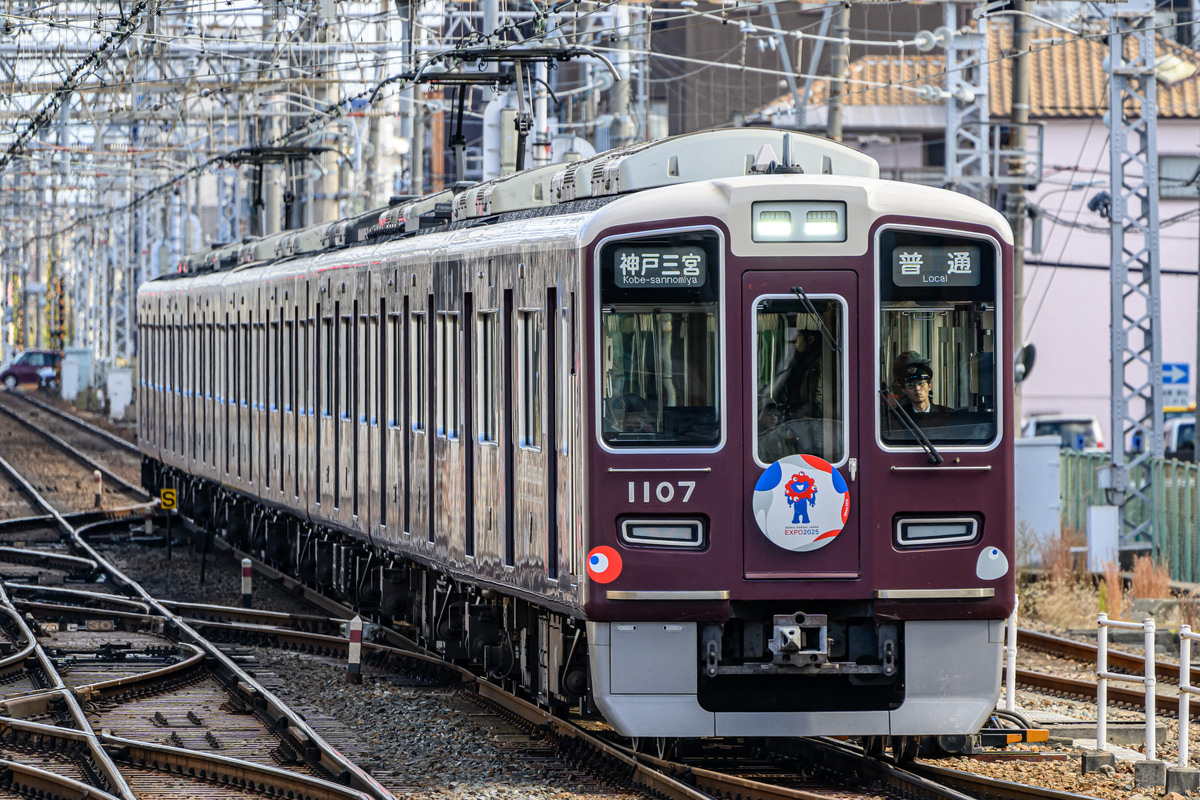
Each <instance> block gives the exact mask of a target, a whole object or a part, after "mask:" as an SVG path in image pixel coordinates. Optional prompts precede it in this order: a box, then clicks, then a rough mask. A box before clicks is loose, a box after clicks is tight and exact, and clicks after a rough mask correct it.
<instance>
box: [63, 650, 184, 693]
mask: <svg viewBox="0 0 1200 800" xmlns="http://www.w3.org/2000/svg"><path fill="white" fill-rule="evenodd" d="M180 647H186V648H189V649H191V650H192V651H193V652H192V654H191V655H190V656H188V657H187V658H185V659H184V660H182V661H179V662H176V663H174V664H167V665H165V666H162V667H159V668H158V669H153V670H149V671H148V672H142V673H139V674H137V675H125V676H123V677H120V678H112V679H111V680H107V681H97V682H96V683H91V684H87V685H85V686H76V687H75V689H74V692H75V695H76V696H77V697H79V698H80V699H81V700H84V701H85V702H89V703H90V702H92V701H94V700H102V699H105V698H111V697H114V696H117V695H121V694H125V693H127V692H128V691H129V690H131V689H136V688H138V687H140V686H147V685H150V684H154V683H162V682H163V681H166V680H168V679H170V678H178V677H181V676H182V675H183V673H185V672H196V671H199V670H202V669H203V668H204V662H205V660H206V659H207V656H206V655H205V653H204V651H203V650H201V649H200V648H199V647H196V645H194V644H184V643H181V644H180Z"/></svg>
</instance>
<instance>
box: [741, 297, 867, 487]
mask: <svg viewBox="0 0 1200 800" xmlns="http://www.w3.org/2000/svg"><path fill="white" fill-rule="evenodd" d="M808 300H809V303H810V304H811V306H812V311H815V312H816V313H812V311H809V310H808V309H807V308H806V307H805V305H804V304H803V302H802V301H801V299H800V298H798V297H795V296H792V295H789V296H787V297H774V298H761V299H759V301H758V303H757V305H756V314H755V316H756V320H757V321H756V330H755V334H756V335H755V348H754V370H755V372H754V374H755V382H756V386H755V397H756V398H757V407H756V412H755V413H756V417H757V421H756V423H755V430H754V434H755V436H754V444H755V457H756V458H757V459H758V461H759V462H760V463H762V464H773V463H774V462H776V461H778V460H779V459H781V458H783V457H785V456H789V455H795V454H798V453H807V454H810V455H818V456H820V457H821V458H823V459H825V460H826V461H828V462H830V463H831V464H838V463H840V462H841V461H842V460H843V459H844V458H845V457H846V445H847V441H846V431H847V429H846V395H847V391H846V363H845V359H846V354H847V351H848V347H847V346H846V341H847V335H846V317H847V314H846V307H845V301H844V300H842V298H840V297H821V296H819V295H808ZM835 345H837V346H836V348H835Z"/></svg>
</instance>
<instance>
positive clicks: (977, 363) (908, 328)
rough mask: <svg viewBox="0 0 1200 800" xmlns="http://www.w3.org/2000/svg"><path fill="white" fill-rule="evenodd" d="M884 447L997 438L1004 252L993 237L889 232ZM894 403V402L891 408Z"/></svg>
mask: <svg viewBox="0 0 1200 800" xmlns="http://www.w3.org/2000/svg"><path fill="white" fill-rule="evenodd" d="M878 242H879V248H878V254H879V255H878V258H879V262H878V276H879V298H880V305H879V308H880V318H879V338H878V347H879V350H878V361H877V362H876V370H877V372H876V374H877V375H878V379H877V380H878V383H877V385H878V386H879V387H880V390H881V392H883V393H884V394H885V395H890V397H886V396H885V397H883V398H882V401H881V402H880V403H879V404H878V412H877V413H878V416H877V420H878V426H879V428H878V429H879V435H880V440H881V442H882V444H883V445H885V446H887V447H899V448H903V449H909V448H916V447H919V444H918V443H917V441H916V439H915V437H914V435H913V434H912V433H911V432H910V431H909V427H908V426H907V425H905V424H904V423H905V421H906V420H903V419H901V418H900V417H901V414H903V415H906V416H908V417H909V418H910V420H911V422H915V423H916V424H917V425H918V426H919V427H920V428H921V430H922V431H923V432H924V434H925V435H926V436H927V437H928V438H929V440H930V441H932V442H933V443H934V444H935V445H937V446H939V447H942V446H950V447H954V446H959V447H971V448H988V447H991V446H993V445H994V444H995V442H996V441H997V439H998V437H999V435H1000V422H999V421H1000V419H1001V417H1000V405H1001V398H1000V396H999V393H998V392H997V391H996V389H997V365H998V364H1000V363H1003V362H1002V361H1001V360H1000V351H1001V349H1002V348H1001V346H1000V344H999V337H998V336H997V335H996V333H997V332H996V322H997V297H998V282H999V269H998V248H997V246H996V245H995V243H993V242H992V241H991V240H989V239H984V238H978V237H968V236H955V235H949V234H939V233H931V232H929V231H917V230H909V229H885V230H883V231H882V232H881V233H880V234H879V238H878ZM889 401H890V402H889Z"/></svg>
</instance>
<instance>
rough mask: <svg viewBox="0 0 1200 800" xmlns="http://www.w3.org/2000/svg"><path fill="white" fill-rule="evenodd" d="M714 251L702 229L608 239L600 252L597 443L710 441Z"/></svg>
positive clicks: (715, 390)
mask: <svg viewBox="0 0 1200 800" xmlns="http://www.w3.org/2000/svg"><path fill="white" fill-rule="evenodd" d="M720 252H721V250H720V244H719V240H718V238H717V236H716V234H715V233H712V232H709V231H697V232H685V233H677V234H672V235H669V236H662V237H652V238H638V239H626V240H617V241H614V242H610V243H608V244H606V245H605V246H604V247H603V248H602V249H601V254H600V270H599V272H600V275H599V279H600V331H599V334H600V359H599V365H598V367H599V371H600V375H599V381H598V385H599V388H600V398H599V400H600V413H599V418H600V431H601V437H602V440H603V442H604V443H605V445H607V446H609V447H617V448H631V447H713V446H716V445H717V444H719V442H720V440H721V395H722V392H721V364H722V363H723V360H722V359H721V357H720V355H721V335H720V316H719V312H720V309H719V305H720V303H719V298H720V291H719V282H720V275H721V270H720Z"/></svg>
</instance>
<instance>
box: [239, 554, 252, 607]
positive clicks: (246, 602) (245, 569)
mask: <svg viewBox="0 0 1200 800" xmlns="http://www.w3.org/2000/svg"><path fill="white" fill-rule="evenodd" d="M252 573H253V569H252V568H251V567H250V559H248V558H243V559H242V608H249V607H250V575H251V574H252Z"/></svg>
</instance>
